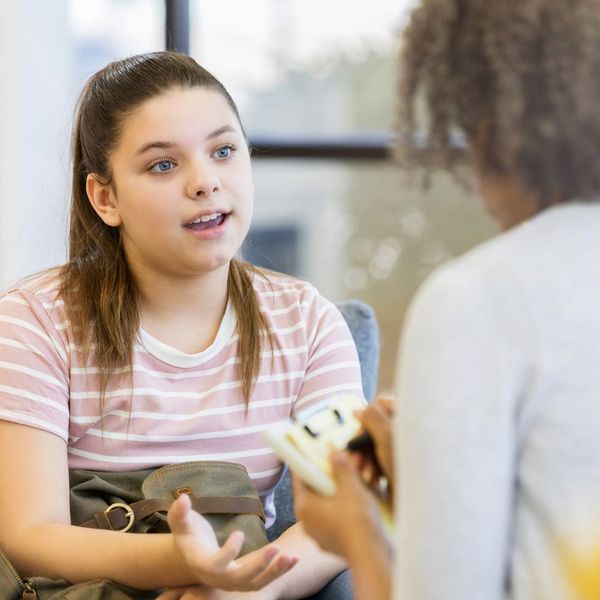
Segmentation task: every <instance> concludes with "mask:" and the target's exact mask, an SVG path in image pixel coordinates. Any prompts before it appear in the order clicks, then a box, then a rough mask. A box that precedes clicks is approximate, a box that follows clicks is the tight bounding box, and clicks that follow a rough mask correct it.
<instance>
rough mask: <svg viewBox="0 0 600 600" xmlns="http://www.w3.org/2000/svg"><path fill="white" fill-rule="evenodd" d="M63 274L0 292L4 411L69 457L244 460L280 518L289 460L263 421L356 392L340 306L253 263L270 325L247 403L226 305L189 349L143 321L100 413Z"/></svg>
mask: <svg viewBox="0 0 600 600" xmlns="http://www.w3.org/2000/svg"><path fill="white" fill-rule="evenodd" d="M57 284H58V281H57V277H56V274H55V275H53V276H51V277H50V278H49V277H48V276H47V275H46V276H40V277H37V278H34V279H31V280H29V281H27V282H25V283H24V284H22V285H20V286H19V287H16V288H13V289H11V290H9V291H8V292H7V293H6V294H5V295H4V296H3V297H2V298H0V419H3V420H6V421H12V422H15V423H20V424H24V425H29V426H31V427H35V428H39V429H42V430H44V431H48V432H51V433H53V434H56V435H58V436H59V437H61V438H62V439H63V440H65V442H66V443H67V446H68V461H69V468H70V469H95V470H106V471H126V470H133V469H143V468H148V467H154V466H160V465H165V464H171V463H178V462H185V461H192V460H226V461H232V462H237V463H241V464H243V465H244V466H245V467H246V468H247V469H248V472H249V474H250V476H251V478H252V480H253V481H254V484H255V485H256V488H257V490H258V493H259V495H260V496H261V498H262V499H263V502H264V503H265V508H266V512H267V524H270V522H271V521H272V519H273V518H274V515H273V509H272V490H273V487H274V486H275V484H276V483H277V481H278V480H279V477H280V475H281V471H282V465H281V463H280V461H279V460H278V458H277V457H276V456H275V455H274V453H273V452H272V451H271V449H270V448H269V447H267V446H266V444H265V443H264V442H263V440H262V438H261V431H263V430H264V429H266V428H268V427H269V426H270V425H272V424H273V423H276V422H279V421H281V420H284V419H287V418H289V417H290V416H292V415H294V414H295V413H296V412H297V411H298V410H300V409H303V408H306V407H308V406H310V405H312V404H314V403H316V402H319V401H320V400H322V399H323V398H326V397H327V396H331V395H335V394H338V393H345V392H353V393H358V394H360V393H361V379H360V367H359V363H358V357H357V353H356V348H355V346H354V342H353V341H352V337H351V335H350V332H349V330H348V327H347V326H346V323H345V321H344V319H343V317H342V316H341V315H340V313H339V311H338V310H337V309H336V308H335V306H334V305H333V304H331V303H330V302H329V301H327V300H325V299H324V298H323V297H322V296H320V295H319V294H318V292H317V291H316V290H315V288H314V287H313V286H311V285H310V284H308V283H305V282H302V281H298V280H295V279H292V278H289V277H286V276H281V275H273V276H269V280H268V281H267V280H266V279H265V278H264V277H263V276H262V275H257V276H256V277H255V281H254V290H255V293H256V296H257V299H258V302H259V306H260V310H261V311H262V312H263V314H264V315H265V317H266V321H267V323H268V324H269V328H270V330H271V333H272V337H273V351H271V349H270V347H269V345H268V343H266V344H264V346H263V349H262V354H261V367H260V375H259V377H258V380H257V383H256V386H255V388H254V391H253V393H252V397H251V400H250V403H249V407H248V411H247V413H246V410H245V404H244V400H243V398H242V395H241V388H240V375H239V362H240V361H239V345H238V335H237V333H236V315H235V311H234V310H233V308H232V306H231V305H229V306H228V307H227V310H226V314H225V316H224V318H223V321H222V323H221V326H220V329H219V332H218V334H217V337H216V339H215V341H214V342H213V343H212V344H211V346H210V347H209V348H207V349H206V350H204V351H203V352H200V353H198V354H193V355H190V354H185V353H183V352H180V351H178V350H176V349H174V348H172V347H170V346H167V345H166V344H163V343H162V342H160V341H159V340H157V339H155V338H153V337H151V336H150V335H149V334H147V333H146V332H144V331H143V330H142V331H140V332H139V335H138V338H137V340H136V343H135V348H134V356H133V386H132V385H131V379H130V377H129V370H128V369H123V371H122V372H121V373H119V374H117V375H116V376H115V377H113V378H112V379H111V380H110V381H109V383H108V387H107V390H106V396H105V402H104V412H103V418H102V419H101V413H100V406H99V397H100V395H99V385H98V381H97V375H96V374H97V368H96V366H95V365H94V364H93V357H92V358H91V359H90V362H88V364H84V363H83V362H82V356H81V353H80V352H79V351H78V347H77V345H76V343H75V341H74V338H73V333H72V331H71V329H70V326H69V322H68V320H67V317H66V312H65V307H64V303H63V301H62V299H61V298H60V297H59V294H58V291H57Z"/></svg>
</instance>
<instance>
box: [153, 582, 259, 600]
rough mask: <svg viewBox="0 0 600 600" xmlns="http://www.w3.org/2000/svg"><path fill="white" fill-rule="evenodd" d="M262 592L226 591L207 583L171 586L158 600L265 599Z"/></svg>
mask: <svg viewBox="0 0 600 600" xmlns="http://www.w3.org/2000/svg"><path fill="white" fill-rule="evenodd" d="M260 593H261V592H258V593H255V592H224V591H223V590H216V589H215V588H210V587H207V586H205V585H195V586H192V587H180V588H170V589H168V590H167V591H165V592H163V593H162V594H161V595H160V596H159V597H158V598H157V599H156V600H265V599H264V597H263V596H260Z"/></svg>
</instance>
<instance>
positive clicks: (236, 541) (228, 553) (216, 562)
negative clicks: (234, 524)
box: [212, 531, 245, 572]
mask: <svg viewBox="0 0 600 600" xmlns="http://www.w3.org/2000/svg"><path fill="white" fill-rule="evenodd" d="M244 539H245V536H244V532H243V531H234V532H233V533H232V534H231V535H230V536H229V537H228V538H227V539H226V540H225V543H224V544H223V545H222V546H221V548H220V550H219V551H218V552H217V553H216V554H215V555H214V556H213V560H212V564H213V567H214V569H215V570H216V571H218V572H220V571H223V570H225V569H226V568H227V565H229V563H231V561H232V560H235V558H236V557H237V556H238V555H239V553H240V552H241V550H242V546H243V545H244Z"/></svg>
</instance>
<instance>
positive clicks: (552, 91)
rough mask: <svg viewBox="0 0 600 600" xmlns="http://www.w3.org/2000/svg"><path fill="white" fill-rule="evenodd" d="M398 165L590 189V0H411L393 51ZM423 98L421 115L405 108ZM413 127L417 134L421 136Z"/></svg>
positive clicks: (593, 143)
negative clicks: (461, 149)
mask: <svg viewBox="0 0 600 600" xmlns="http://www.w3.org/2000/svg"><path fill="white" fill-rule="evenodd" d="M400 101H401V108H400V122H401V131H400V133H401V137H402V139H405V140H406V139H409V140H414V139H415V138H416V136H417V134H422V133H424V137H425V140H424V142H425V147H426V151H425V152H423V151H422V148H421V150H419V149H418V148H417V147H415V145H414V144H412V143H410V144H404V145H403V147H404V150H401V156H402V157H403V158H405V159H407V160H408V163H409V164H412V165H415V164H418V165H420V166H425V167H426V168H427V170H428V172H431V171H432V170H433V169H435V168H440V167H441V168H443V169H447V170H449V171H451V172H453V173H455V174H456V173H457V172H458V170H457V169H456V167H457V165H458V163H459V162H460V156H459V154H458V153H457V152H456V144H454V143H453V139H454V134H455V133H456V132H459V133H463V134H464V135H465V137H466V140H467V144H468V146H469V148H470V150H472V151H473V155H474V156H476V158H477V161H476V162H477V164H478V166H479V167H481V168H482V169H483V170H484V171H489V172H492V173H494V174H498V175H502V176H507V177H509V178H512V179H514V180H515V181H517V182H519V183H520V184H521V185H522V186H524V187H525V188H527V189H528V190H530V191H532V192H534V193H535V194H536V195H537V196H539V198H540V199H541V200H542V201H548V200H551V201H566V200H571V199H579V200H594V199H597V198H599V197H600V0H568V1H567V0H422V2H421V3H420V6H419V7H418V8H416V9H415V10H414V11H413V13H412V16H411V21H410V23H409V25H408V27H407V29H406V30H405V37H404V44H403V46H402V50H401V70H400ZM422 101H424V103H425V108H426V112H427V118H426V122H425V123H422V122H419V119H418V118H417V114H418V113H419V111H420V109H421V102H422ZM423 129H424V132H423Z"/></svg>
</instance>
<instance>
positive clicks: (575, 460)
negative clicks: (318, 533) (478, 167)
mask: <svg viewBox="0 0 600 600" xmlns="http://www.w3.org/2000/svg"><path fill="white" fill-rule="evenodd" d="M599 230H600V206H599V205H596V204H578V203H574V204H565V205H560V206H556V207H552V208H549V209H547V210H546V211H544V212H542V213H541V214H539V215H537V216H536V217H535V218H533V219H531V220H530V221H528V222H527V223H524V224H523V225H521V226H519V227H516V228H514V229H512V230H510V231H508V232H505V233H504V234H502V235H501V236H498V237H497V238H495V239H493V240H491V241H489V242H487V243H486V244H483V245H482V246H480V247H478V248H476V249H475V250H473V251H471V252H470V253H468V254H466V255H465V256H463V257H461V258H460V259H457V260H455V261H452V262H451V263H450V264H448V265H447V266H446V267H444V268H442V269H440V270H439V271H438V272H437V273H436V274H435V275H434V276H433V277H432V278H431V279H430V280H429V281H428V282H427V283H426V284H425V285H424V287H423V288H422V290H421V291H420V293H419V295H418V297H417V298H416V301H415V304H414V305H413V308H412V319H411V323H410V325H409V328H408V331H407V333H406V338H405V340H404V345H405V347H409V348H410V353H411V356H412V357H413V360H411V359H410V358H407V359H405V361H404V362H405V363H406V361H407V360H408V361H409V363H410V366H408V367H407V366H406V364H405V365H404V369H405V375H406V377H405V379H406V381H405V382H404V383H403V384H402V385H403V396H404V397H406V396H408V397H410V398H413V399H414V402H411V401H410V400H405V401H404V402H403V403H402V405H401V408H400V410H401V411H402V419H401V426H400V430H399V434H400V445H401V447H405V448H407V449H412V448H416V447H418V448H422V449H423V456H424V455H425V453H426V452H435V450H433V451H432V448H435V449H437V450H438V451H439V450H440V447H442V446H443V447H444V449H445V454H444V455H443V454H442V453H441V452H439V454H438V455H437V459H436V460H435V461H432V462H431V463H430V464H428V469H427V475H426V476H423V477H421V478H420V480H419V481H418V482H416V483H413V484H412V485H411V486H410V488H409V487H408V486H407V488H406V489H405V490H404V491H403V496H402V497H403V499H404V503H403V505H402V506H401V507H400V510H401V514H402V513H405V514H410V515H412V516H413V517H415V516H416V517H417V518H416V519H415V520H414V522H412V521H411V522H406V524H405V526H404V532H405V535H406V537H404V536H403V539H405V540H406V554H408V556H407V558H406V559H405V560H404V561H403V562H404V564H406V565H407V568H406V570H405V573H407V574H406V575H405V576H404V577H402V581H403V582H404V583H402V584H401V585H404V584H406V585H408V582H411V583H410V585H411V589H413V590H416V589H419V590H424V589H426V590H427V591H428V593H429V594H430V595H429V596H427V597H438V596H440V597H441V594H443V592H444V590H445V591H446V592H450V597H457V598H458V597H460V598H461V599H463V600H466V599H470V598H473V599H476V598H479V597H481V598H492V597H493V598H504V597H506V596H505V595H504V592H502V588H506V589H505V592H506V594H507V595H508V597H510V598H514V599H516V600H524V599H531V598H564V599H567V598H572V590H571V589H570V588H569V587H568V585H567V584H566V577H567V573H566V565H565V559H566V556H568V555H569V554H573V555H577V553H578V552H582V551H583V552H586V551H587V552H588V553H589V551H590V550H591V549H594V544H595V543H597V540H598V539H599V538H600V519H599V518H598V514H599V511H598V506H600V504H599V500H600V446H599V445H598V442H597V440H598V430H599V426H600V403H598V402H597V393H598V392H597V390H598V389H600V369H599V368H598V364H599V363H600V312H598V311H597V310H596V303H597V298H599V297H600V277H598V274H599V271H600V237H598V235H597V232H598V231H599ZM452 328H456V333H457V335H456V336H452V335H451V333H450V331H451V329H452ZM440 331H444V332H446V338H445V343H444V344H441V343H440ZM432 347H434V348H436V350H435V352H432ZM437 348H440V349H439V350H438V349H437ZM423 356H429V357H430V358H431V357H432V356H434V358H433V360H434V363H435V364H436V366H437V368H436V371H435V372H430V373H424V372H421V371H419V367H418V366H417V367H415V363H416V362H419V363H420V364H423V363H424V361H423V360H422V358H420V357H423ZM458 357H460V358H458ZM425 368H427V367H425ZM409 369H410V370H411V373H408V370H409ZM425 377H427V378H428V380H429V382H431V383H427V385H426V386H424V385H423V383H422V379H423V378H425ZM438 386H442V387H443V388H444V389H445V391H446V398H445V400H444V402H443V403H442V404H439V403H438V402H437V401H436V399H435V396H434V392H432V390H435V389H436V388H437V387H438ZM417 388H418V389H417ZM461 390H467V391H462V392H461ZM469 390H477V393H475V394H473V395H472V396H471V393H470V391H469ZM469 402H470V403H469ZM458 409H460V410H461V411H462V412H461V413H459V412H458ZM425 446H427V449H426V450H425V449H424V447H425ZM475 447H480V448H481V451H480V452H479V453H474V452H473V451H472V449H473V448H475ZM409 460H410V458H409ZM457 471H458V473H457ZM409 473H410V472H409ZM409 476H410V475H407V477H409ZM452 486H454V487H452ZM442 491H445V493H446V494H447V497H446V498H444V502H443V503H440V494H441V493H442ZM459 513H460V514H461V518H453V516H452V515H456V514H459ZM432 515H433V516H432ZM421 519H423V520H425V519H427V520H428V522H429V523H430V524H431V527H432V530H435V532H436V535H435V537H433V536H427V535H418V533H417V528H419V527H422V520H421ZM421 533H423V532H422V529H421ZM457 544H459V547H460V550H456V551H452V548H453V547H456V545H457ZM425 556H427V557H429V559H428V560H427V561H426V562H425V563H423V562H421V559H422V558H423V557H425ZM584 558H585V555H584ZM413 561H416V562H413ZM424 565H426V568H424ZM431 572H436V573H438V577H436V578H431V577H430V576H429V573H431ZM502 581H503V582H504V583H501V582H502ZM494 582H495V586H494V585H492V584H493V583H494ZM415 586H416V587H415ZM493 587H496V589H497V595H492V596H491V595H489V593H486V592H488V591H489V590H490V589H493Z"/></svg>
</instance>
